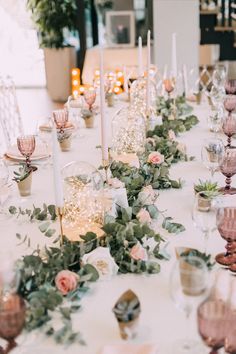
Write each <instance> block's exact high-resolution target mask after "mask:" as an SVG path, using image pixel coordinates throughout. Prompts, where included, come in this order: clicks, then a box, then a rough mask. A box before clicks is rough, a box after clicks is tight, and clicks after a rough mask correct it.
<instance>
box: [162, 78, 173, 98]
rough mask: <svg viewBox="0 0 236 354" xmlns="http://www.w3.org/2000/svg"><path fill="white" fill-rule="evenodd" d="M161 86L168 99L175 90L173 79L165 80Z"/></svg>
mask: <svg viewBox="0 0 236 354" xmlns="http://www.w3.org/2000/svg"><path fill="white" fill-rule="evenodd" d="M163 85H164V88H165V90H166V92H167V94H168V98H169V99H170V94H171V92H173V91H174V89H175V80H174V79H165V80H163Z"/></svg>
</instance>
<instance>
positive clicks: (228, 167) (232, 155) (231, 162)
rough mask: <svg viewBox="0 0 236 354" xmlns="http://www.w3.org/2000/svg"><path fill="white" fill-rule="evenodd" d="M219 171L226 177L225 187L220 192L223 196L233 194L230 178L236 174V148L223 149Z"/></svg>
mask: <svg viewBox="0 0 236 354" xmlns="http://www.w3.org/2000/svg"><path fill="white" fill-rule="evenodd" d="M220 171H221V173H223V175H224V176H225V177H226V180H225V183H226V185H225V187H223V188H221V189H220V191H221V192H223V193H225V194H235V193H236V188H232V187H231V177H232V176H234V175H235V173H236V148H234V147H232V146H231V147H227V148H226V149H225V152H224V158H223V160H222V162H221V164H220Z"/></svg>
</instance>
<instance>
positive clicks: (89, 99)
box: [84, 87, 96, 111]
mask: <svg viewBox="0 0 236 354" xmlns="http://www.w3.org/2000/svg"><path fill="white" fill-rule="evenodd" d="M84 100H85V102H86V103H87V105H88V109H89V110H90V111H91V110H92V106H93V104H94V102H95V101H96V90H95V89H94V87H90V88H89V89H88V90H86V91H85V92H84Z"/></svg>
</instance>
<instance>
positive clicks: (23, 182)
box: [13, 163, 37, 197]
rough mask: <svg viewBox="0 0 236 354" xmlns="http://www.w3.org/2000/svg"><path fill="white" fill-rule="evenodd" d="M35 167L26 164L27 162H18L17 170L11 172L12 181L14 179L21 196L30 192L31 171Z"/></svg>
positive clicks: (25, 195)
mask: <svg viewBox="0 0 236 354" xmlns="http://www.w3.org/2000/svg"><path fill="white" fill-rule="evenodd" d="M36 169H37V168H36V167H33V166H28V165H27V164H25V163H23V164H20V167H19V170H18V171H14V172H13V173H14V178H13V181H16V183H17V186H18V189H19V193H20V195H21V196H22V197H27V196H28V195H30V194H31V185H32V173H33V171H35V170H36Z"/></svg>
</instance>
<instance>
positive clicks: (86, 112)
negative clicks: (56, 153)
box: [81, 109, 94, 128]
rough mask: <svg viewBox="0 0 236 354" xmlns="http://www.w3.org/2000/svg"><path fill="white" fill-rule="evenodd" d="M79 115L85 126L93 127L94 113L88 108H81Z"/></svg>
mask: <svg viewBox="0 0 236 354" xmlns="http://www.w3.org/2000/svg"><path fill="white" fill-rule="evenodd" d="M81 117H82V118H83V119H84V122H85V126H86V128H93V127H94V114H93V111H92V110H90V109H83V110H82V111H81Z"/></svg>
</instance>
